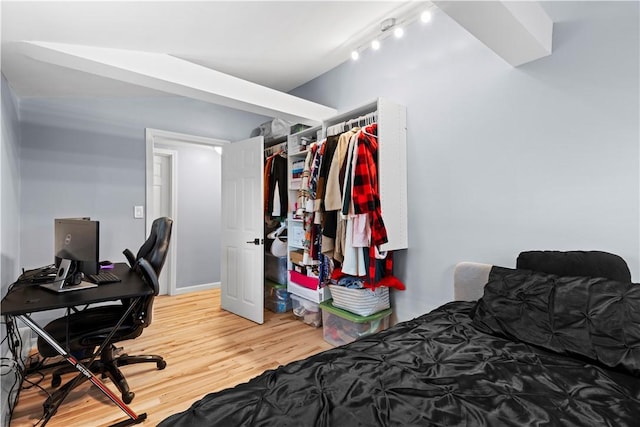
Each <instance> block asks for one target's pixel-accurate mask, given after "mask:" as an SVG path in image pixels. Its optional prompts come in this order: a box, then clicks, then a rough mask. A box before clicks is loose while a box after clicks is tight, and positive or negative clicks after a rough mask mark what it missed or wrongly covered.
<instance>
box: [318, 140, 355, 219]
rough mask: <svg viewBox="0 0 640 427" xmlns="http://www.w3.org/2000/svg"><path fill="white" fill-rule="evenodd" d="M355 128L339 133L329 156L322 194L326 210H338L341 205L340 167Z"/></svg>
mask: <svg viewBox="0 0 640 427" xmlns="http://www.w3.org/2000/svg"><path fill="white" fill-rule="evenodd" d="M356 132H357V129H351V130H349V131H347V132H344V133H343V134H341V135H340V136H339V138H338V143H337V144H336V148H335V150H334V153H333V156H332V157H331V165H330V167H329V171H328V173H327V185H326V189H325V196H324V207H325V210H327V211H334V210H339V209H340V208H341V207H342V180H340V169H341V168H342V165H343V164H344V162H345V158H346V156H347V149H348V148H349V141H350V139H351V137H352V136H353V135H355V133H356Z"/></svg>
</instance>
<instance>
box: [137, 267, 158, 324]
mask: <svg viewBox="0 0 640 427" xmlns="http://www.w3.org/2000/svg"><path fill="white" fill-rule="evenodd" d="M136 271H137V272H138V274H140V277H142V280H144V281H145V283H147V285H149V286H150V287H151V288H152V289H153V295H149V296H148V297H145V299H144V300H143V301H142V304H140V307H138V309H137V310H136V311H135V313H134V314H133V316H134V322H135V323H138V324H139V325H141V326H142V327H143V328H146V327H147V326H149V325H150V324H151V321H152V320H153V300H154V299H155V297H156V295H158V291H159V290H160V284H159V283H158V276H157V275H156V272H155V270H154V269H153V266H152V265H151V263H150V262H149V261H147V260H146V259H145V258H140V259H139V260H138V263H137V265H136Z"/></svg>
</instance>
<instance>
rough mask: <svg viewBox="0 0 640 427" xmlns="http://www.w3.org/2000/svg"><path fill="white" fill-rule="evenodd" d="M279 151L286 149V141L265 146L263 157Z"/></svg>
mask: <svg viewBox="0 0 640 427" xmlns="http://www.w3.org/2000/svg"><path fill="white" fill-rule="evenodd" d="M279 151H284V152H286V151H287V142H286V141H285V142H281V143H279V144H275V145H272V146H270V147H265V149H264V155H265V157H269V156H270V155H272V154H274V153H277V152H279Z"/></svg>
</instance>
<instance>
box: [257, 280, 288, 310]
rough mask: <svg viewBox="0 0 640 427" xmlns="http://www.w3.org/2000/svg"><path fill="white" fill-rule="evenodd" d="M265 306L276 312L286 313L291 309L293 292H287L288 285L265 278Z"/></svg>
mask: <svg viewBox="0 0 640 427" xmlns="http://www.w3.org/2000/svg"><path fill="white" fill-rule="evenodd" d="M264 307H265V308H266V309H268V310H271V311H273V312H274V313H285V312H287V311H289V310H291V307H292V305H291V294H290V293H289V292H287V286H286V285H282V284H280V283H275V282H272V281H271V280H265V281H264Z"/></svg>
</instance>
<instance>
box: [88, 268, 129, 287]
mask: <svg viewBox="0 0 640 427" xmlns="http://www.w3.org/2000/svg"><path fill="white" fill-rule="evenodd" d="M87 278H88V279H89V280H91V281H92V282H93V283H97V284H98V285H104V284H107V283H115V282H120V281H121V280H120V278H119V277H118V276H116V275H115V274H113V273H112V272H110V271H100V272H99V273H98V274H89V276H87Z"/></svg>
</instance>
